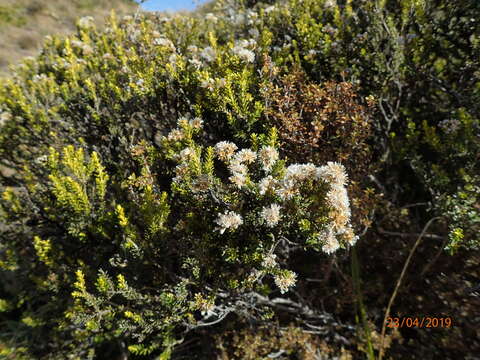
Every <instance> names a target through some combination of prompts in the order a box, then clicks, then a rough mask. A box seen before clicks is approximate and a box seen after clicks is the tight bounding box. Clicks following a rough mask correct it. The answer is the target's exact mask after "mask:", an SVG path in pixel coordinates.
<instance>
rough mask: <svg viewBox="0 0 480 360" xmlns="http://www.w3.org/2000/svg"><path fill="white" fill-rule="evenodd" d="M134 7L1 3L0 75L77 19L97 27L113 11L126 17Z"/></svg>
mask: <svg viewBox="0 0 480 360" xmlns="http://www.w3.org/2000/svg"><path fill="white" fill-rule="evenodd" d="M137 6H138V5H137V4H136V3H135V2H134V1H133V0H51V1H45V0H0V74H2V73H3V74H5V73H6V72H8V65H9V64H15V63H18V62H19V61H20V59H22V58H23V57H25V56H31V55H34V54H35V53H36V52H37V51H38V50H39V48H40V47H41V45H42V39H43V38H44V37H45V36H46V35H48V34H58V33H69V32H71V31H73V30H74V29H75V21H76V19H77V18H78V17H81V16H92V17H93V18H94V19H95V22H96V23H97V24H100V23H104V18H105V17H106V16H108V14H109V13H110V11H111V10H112V9H115V11H116V12H117V13H118V14H127V13H132V12H134V11H135V10H136V9H137Z"/></svg>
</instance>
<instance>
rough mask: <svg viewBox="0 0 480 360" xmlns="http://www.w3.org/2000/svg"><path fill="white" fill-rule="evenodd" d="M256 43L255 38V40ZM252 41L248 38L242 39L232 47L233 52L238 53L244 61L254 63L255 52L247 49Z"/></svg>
mask: <svg viewBox="0 0 480 360" xmlns="http://www.w3.org/2000/svg"><path fill="white" fill-rule="evenodd" d="M253 43H255V40H253ZM250 45H251V43H250V42H249V41H248V40H240V41H238V42H237V45H235V46H234V48H233V49H232V51H233V53H234V54H235V55H237V56H238V57H239V58H240V59H241V60H242V61H244V62H246V63H253V62H254V61H255V53H254V52H253V51H252V50H249V49H247V47H248V46H250Z"/></svg>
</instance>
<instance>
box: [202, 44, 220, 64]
mask: <svg viewBox="0 0 480 360" xmlns="http://www.w3.org/2000/svg"><path fill="white" fill-rule="evenodd" d="M200 57H201V58H202V59H204V60H206V61H208V62H213V61H214V60H215V59H216V58H217V53H216V52H215V49H213V48H212V47H210V46H207V47H206V48H204V49H203V50H202V51H201V52H200Z"/></svg>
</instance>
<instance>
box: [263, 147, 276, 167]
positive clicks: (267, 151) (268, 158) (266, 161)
mask: <svg viewBox="0 0 480 360" xmlns="http://www.w3.org/2000/svg"><path fill="white" fill-rule="evenodd" d="M258 159H259V160H260V163H261V164H262V167H263V169H264V170H265V171H270V170H271V169H272V166H273V165H274V164H275V162H277V160H278V151H277V149H275V148H274V147H273V146H264V147H262V149H261V150H260V151H259V152H258Z"/></svg>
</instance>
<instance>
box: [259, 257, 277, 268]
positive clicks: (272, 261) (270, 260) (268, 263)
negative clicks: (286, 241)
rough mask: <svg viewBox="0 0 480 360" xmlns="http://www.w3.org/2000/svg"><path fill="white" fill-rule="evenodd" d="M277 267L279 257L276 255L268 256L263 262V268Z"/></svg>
mask: <svg viewBox="0 0 480 360" xmlns="http://www.w3.org/2000/svg"><path fill="white" fill-rule="evenodd" d="M277 265H278V264H277V255H275V254H268V255H267V256H265V258H264V259H263V261H262V266H263V267H264V268H267V269H270V268H274V267H276V266H277Z"/></svg>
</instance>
